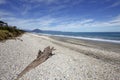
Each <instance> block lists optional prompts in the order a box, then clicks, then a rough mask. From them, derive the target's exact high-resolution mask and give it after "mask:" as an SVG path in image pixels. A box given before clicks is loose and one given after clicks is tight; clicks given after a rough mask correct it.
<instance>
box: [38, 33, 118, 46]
mask: <svg viewBox="0 0 120 80" xmlns="http://www.w3.org/2000/svg"><path fill="white" fill-rule="evenodd" d="M39 34H42V35H48V36H59V37H68V38H76V39H84V40H92V41H102V42H111V43H119V44H120V41H118V40H109V39H102V38H99V37H98V38H88V37H80V36H79V37H76V36H67V35H52V34H43V33H39Z"/></svg>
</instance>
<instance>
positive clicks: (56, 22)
mask: <svg viewBox="0 0 120 80" xmlns="http://www.w3.org/2000/svg"><path fill="white" fill-rule="evenodd" d="M0 20H3V21H6V22H8V24H9V25H15V26H17V27H19V28H22V29H30V30H32V29H36V28H39V29H43V30H57V31H72V32H120V0H0Z"/></svg>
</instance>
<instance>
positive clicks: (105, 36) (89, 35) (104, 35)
mask: <svg viewBox="0 0 120 80" xmlns="http://www.w3.org/2000/svg"><path fill="white" fill-rule="evenodd" d="M40 34H41V33H40ZM42 34H44V35H52V36H61V37H70V38H77V39H87V40H95V41H104V42H113V43H119V44H120V32H43V33H42Z"/></svg>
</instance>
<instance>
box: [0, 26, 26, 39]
mask: <svg viewBox="0 0 120 80" xmlns="http://www.w3.org/2000/svg"><path fill="white" fill-rule="evenodd" d="M23 33H24V31H23V30H20V29H17V28H16V27H15V26H14V27H10V26H0V41H1V40H5V39H9V38H13V37H17V36H20V35H21V34H23Z"/></svg>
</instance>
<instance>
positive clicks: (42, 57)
mask: <svg viewBox="0 0 120 80" xmlns="http://www.w3.org/2000/svg"><path fill="white" fill-rule="evenodd" d="M53 50H55V49H54V47H52V48H50V46H48V47H46V48H45V49H44V51H43V52H42V51H41V50H39V52H38V55H37V58H36V59H35V60H34V61H32V62H31V63H30V64H29V65H28V66H27V67H26V68H25V69H24V70H23V71H22V72H21V73H20V74H19V75H18V76H17V79H16V80H19V78H21V77H22V76H23V75H24V74H26V73H27V72H28V71H30V70H31V69H33V68H35V67H37V66H38V65H40V64H41V63H43V62H44V61H46V60H47V59H48V58H49V57H51V56H52V55H53V54H52V51H53Z"/></svg>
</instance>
